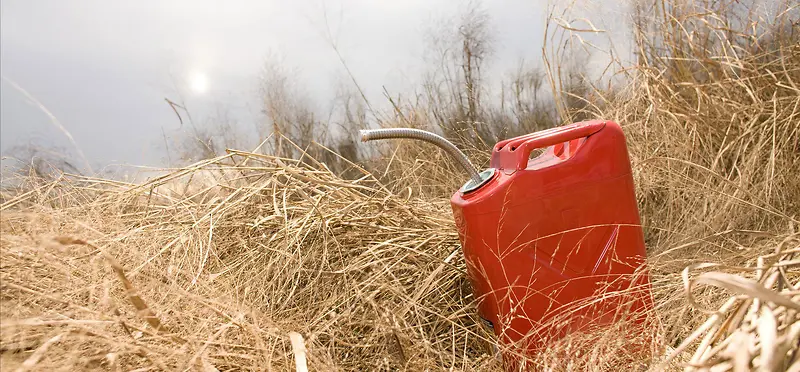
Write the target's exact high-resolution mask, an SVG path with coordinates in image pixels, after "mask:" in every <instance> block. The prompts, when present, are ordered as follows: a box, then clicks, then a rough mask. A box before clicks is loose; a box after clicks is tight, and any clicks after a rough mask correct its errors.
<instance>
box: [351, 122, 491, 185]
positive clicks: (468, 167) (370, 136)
mask: <svg viewBox="0 0 800 372" xmlns="http://www.w3.org/2000/svg"><path fill="white" fill-rule="evenodd" d="M360 133H361V142H367V141H373V140H382V139H401V138H407V139H415V140H420V141H425V142H428V143H432V144H434V145H436V146H438V147H439V148H441V149H442V150H444V151H445V152H447V153H448V154H449V155H450V156H451V157H452V158H454V159H455V160H456V161H457V162H458V164H459V165H460V166H461V168H463V169H464V170H465V171H467V174H469V177H470V178H471V179H472V181H473V182H474V183H476V184H480V183H483V179H482V178H481V176H480V175H479V174H478V171H477V170H476V169H475V166H473V165H472V163H471V162H470V161H469V158H468V157H467V156H466V155H464V153H463V152H461V150H459V149H458V147H456V145H454V144H453V143H452V142H450V141H448V140H446V139H444V138H443V137H441V136H439V135H437V134H434V133H431V132H426V131H424V130H419V129H412V128H387V129H369V130H362V131H360Z"/></svg>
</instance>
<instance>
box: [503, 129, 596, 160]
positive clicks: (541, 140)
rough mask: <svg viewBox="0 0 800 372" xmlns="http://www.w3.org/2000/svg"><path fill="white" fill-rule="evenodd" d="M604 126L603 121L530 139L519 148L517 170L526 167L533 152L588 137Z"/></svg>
mask: <svg viewBox="0 0 800 372" xmlns="http://www.w3.org/2000/svg"><path fill="white" fill-rule="evenodd" d="M605 126H606V122H605V121H594V122H589V123H586V124H582V125H576V126H573V127H570V128H565V129H563V130H559V131H555V132H552V133H549V134H547V135H544V136H541V137H535V138H531V139H529V140H527V141H525V142H523V143H522V144H521V145H520V146H519V149H518V150H519V151H518V153H519V155H518V156H519V157H518V158H517V169H518V170H522V169H525V168H527V167H528V159H529V158H530V156H531V152H533V150H536V149H539V148H542V147H547V146H553V145H556V144H559V143H563V142H567V141H571V140H574V139H577V138H582V137H588V136H590V135H592V134H595V133H597V132H599V131H600V130H601V129H603V128H604V127H605Z"/></svg>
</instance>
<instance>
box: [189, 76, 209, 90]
mask: <svg viewBox="0 0 800 372" xmlns="http://www.w3.org/2000/svg"><path fill="white" fill-rule="evenodd" d="M189 83H190V85H191V87H192V91H193V92H194V93H196V94H203V93H205V92H206V91H208V77H207V76H206V74H204V73H202V72H199V71H197V72H194V73H192V75H191V76H190V78H189Z"/></svg>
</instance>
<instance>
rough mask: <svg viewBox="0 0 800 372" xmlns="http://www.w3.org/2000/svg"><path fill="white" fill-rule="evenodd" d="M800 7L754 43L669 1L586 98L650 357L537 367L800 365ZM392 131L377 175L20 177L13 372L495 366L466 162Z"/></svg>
mask: <svg viewBox="0 0 800 372" xmlns="http://www.w3.org/2000/svg"><path fill="white" fill-rule="evenodd" d="M675 3H677V2H675ZM797 12H798V8H797V7H796V6H795V7H794V8H791V7H789V8H788V10H787V11H786V12H785V13H782V14H783V15H782V17H784V18H786V19H788V21H787V22H788V23H786V22H783V21H781V18H779V17H776V21H775V24H778V25H779V26H780V27H779V28H778V29H779V30H780V32H778V31H774V32H773V33H771V34H764V35H766V36H763V35H762V34H759V35H762V36H763V37H762V36H759V37H757V38H754V37H753V36H752V35H749V34H747V33H744V32H742V33H735V32H733V31H732V30H725V29H724V28H719V27H717V28H715V26H714V25H715V24H716V23H715V22H716V19H715V18H714V17H715V14H714V13H691V14H690V13H682V14H683V15H682V16H681V17H673V18H670V17H666V16H665V17H663V19H664V20H665V21H664V22H665V23H664V24H661V25H654V26H652V27H655V28H656V29H657V30H660V31H661V32H662V33H661V34H656V35H655V36H653V34H648V35H650V36H648V37H647V38H642V40H640V42H639V46H640V52H641V54H640V59H639V61H638V63H637V64H636V65H635V66H632V67H631V69H630V70H629V72H628V73H629V82H628V83H627V84H626V87H625V88H624V89H622V90H616V91H614V94H613V95H611V94H609V95H608V96H607V97H605V98H604V97H603V95H602V93H603V92H597V93H598V94H597V95H596V96H597V97H600V98H599V100H598V101H593V102H592V104H591V105H587V106H586V107H584V109H583V114H584V115H588V116H591V117H599V118H604V119H609V120H614V121H616V122H618V123H620V124H621V125H622V126H623V129H624V130H625V132H626V135H627V138H628V143H629V149H630V152H631V161H632V166H633V168H634V179H635V182H636V186H637V195H638V198H639V207H640V212H641V215H642V222H643V228H644V230H645V237H646V240H647V244H648V254H649V258H648V263H649V265H650V267H651V271H652V280H653V291H654V296H655V300H656V307H655V309H654V310H653V313H652V314H651V316H652V318H653V319H654V321H655V323H654V327H653V334H654V335H656V336H657V337H656V338H655V339H654V345H653V346H654V350H656V352H655V353H653V355H651V356H646V357H640V358H634V359H631V358H627V357H626V353H625V348H626V346H625V343H624V341H625V340H621V339H620V337H619V336H617V335H616V333H614V332H613V330H612V331H607V332H606V333H603V334H598V335H593V337H594V338H592V340H594V341H593V342H591V343H587V342H583V341H585V340H580V339H571V340H565V341H564V342H561V343H559V344H555V345H553V347H552V348H551V349H550V350H548V352H547V353H545V354H544V355H541V356H539V357H538V358H537V359H536V361H535V363H537V365H539V366H541V369H543V370H545V369H549V370H597V371H605V370H633V369H639V368H642V367H644V369H647V370H680V369H684V368H685V369H688V370H713V371H725V370H734V371H745V370H760V371H779V370H786V369H791V370H794V371H797V370H800V352H798V350H800V321H798V320H800V319H798V318H799V317H800V270H798V266H800V176H798V173H800V44H798V43H797V42H796V40H798V39H800V38H798V37H797V34H798V32H800V30H799V29H798V28H799V26H798V23H797V21H798V16H797ZM784 21H785V20H784ZM787 24H788V26H787ZM712 26H714V27H712ZM753 29H754V30H755V27H753ZM771 30H776V28H772V29H771ZM703 32H705V33H703ZM665 35H666V36H665ZM714 38H716V39H714ZM712 39H713V40H712ZM709 40H711V41H709ZM664 48H672V49H671V52H670V53H668V54H664V53H663V49H664ZM395 124H396V125H398V126H402V125H404V124H405V123H403V122H398V123H395ZM286 143H287V146H290V144H289V142H288V140H286ZM395 145H396V146H395V147H393V148H392V149H391V152H390V154H392V156H389V157H387V158H386V159H384V160H376V161H375V162H374V164H370V165H369V166H368V167H367V169H369V171H367V170H365V169H364V168H362V166H359V165H356V164H351V163H348V162H347V161H345V160H340V161H341V162H342V163H343V164H347V168H348V169H346V170H345V171H337V172H333V171H331V170H329V169H328V167H327V166H326V164H323V163H320V162H317V161H316V160H314V159H313V158H308V157H306V158H304V161H299V160H297V159H289V158H281V157H277V156H272V155H266V154H264V153H263V152H261V151H236V150H229V151H228V153H227V154H225V155H222V156H219V157H217V158H211V159H207V160H203V161H200V162H198V163H196V164H193V165H191V166H187V167H184V168H181V169H174V170H171V171H170V172H168V173H167V174H166V175H163V176H159V177H158V178H155V179H153V180H150V181H148V182H146V183H143V184H127V183H122V182H119V181H114V180H106V179H96V178H88V177H82V176H73V175H62V176H60V177H58V178H57V179H55V180H42V179H40V178H37V177H34V176H31V175H20V177H19V178H18V179H17V180H16V181H17V182H16V183H15V184H14V187H8V188H6V189H4V190H3V194H2V206H0V211H1V212H2V214H0V234H1V235H0V291H1V292H0V299H1V300H2V302H0V320H1V323H0V368H2V370H3V371H11V370H20V371H26V370H65V371H66V370H95V369H97V370H112V371H117V370H119V371H122V370H125V371H131V370H136V371H149V370H165V371H185V370H201V371H234V370H276V371H283V370H295V368H296V367H297V366H296V363H297V362H296V359H295V358H296V356H298V355H304V356H305V358H306V360H305V363H307V365H308V368H309V370H314V371H337V370H342V371H351V370H409V371H422V370H431V371H433V370H466V371H500V370H501V364H500V363H499V362H498V361H497V360H495V359H494V357H493V355H492V353H491V343H492V342H493V339H492V337H490V335H488V334H487V333H486V331H485V330H484V329H483V328H482V327H481V326H480V325H479V322H478V318H477V315H476V313H475V309H474V299H473V297H472V294H471V290H470V287H469V284H468V282H467V281H466V278H465V269H464V261H463V257H462V255H461V252H460V247H459V242H458V236H457V233H456V230H455V226H454V223H453V220H452V216H451V211H450V207H449V204H448V197H449V193H450V192H452V191H453V190H456V188H457V187H458V186H460V184H461V183H462V181H463V180H464V176H463V175H461V174H460V173H458V172H457V170H455V169H453V168H452V167H441V166H440V164H444V163H446V162H447V160H446V159H444V155H443V154H440V153H438V152H436V151H433V150H432V149H428V148H418V147H416V146H417V145H416V144H414V143H406V142H402V143H399V144H395ZM312 146H317V145H312ZM421 146H424V145H421ZM297 150H298V151H300V148H298V149H297ZM316 151H317V152H318V153H328V154H329V156H328V158H329V159H330V158H333V157H335V155H331V154H332V153H331V152H329V151H328V150H326V149H324V148H322V147H321V146H319V147H316ZM470 153H471V154H472V153H476V152H470ZM478 153H479V152H478ZM420 154H426V156H424V157H422V156H420ZM475 160H476V162H477V163H480V162H481V161H485V158H481V157H476V158H475ZM365 167H366V166H365ZM341 174H347V176H342V175H341ZM294 333H296V334H299V335H301V336H302V343H301V344H299V345H298V344H297V343H296V345H295V347H294V348H293V345H292V342H291V340H290V334H294ZM597 337H600V340H602V342H596V340H597ZM295 341H297V338H296V337H295ZM577 345H582V346H581V347H580V348H578V347H577ZM297 346H302V347H301V348H299V349H298V348H297ZM302 349H304V351H302ZM577 349H580V350H581V352H575V350H577ZM301 364H302V363H301Z"/></svg>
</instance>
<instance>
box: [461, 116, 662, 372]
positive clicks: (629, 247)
mask: <svg viewBox="0 0 800 372" xmlns="http://www.w3.org/2000/svg"><path fill="white" fill-rule="evenodd" d="M490 167H491V168H490V169H487V170H485V171H484V172H482V173H481V178H482V181H481V182H480V183H478V182H476V181H475V180H470V181H469V182H467V184H465V185H464V187H462V188H461V189H460V190H459V191H457V192H456V193H455V194H454V195H453V197H452V199H451V205H452V209H453V214H454V217H455V221H456V225H457V228H458V232H459V238H460V240H461V243H462V248H463V253H464V257H465V260H466V266H467V274H468V276H469V280H470V282H471V284H472V288H473V291H474V294H475V297H476V299H477V304H478V312H479V314H480V316H481V317H482V318H483V320H484V322H485V323H486V324H487V325H488V326H490V327H491V329H492V330H493V332H494V334H495V335H496V337H498V339H499V341H500V343H501V344H502V345H510V346H509V347H510V349H509V350H515V352H514V353H510V352H509V351H506V352H505V353H504V354H503V359H504V361H505V362H504V363H505V365H506V368H508V369H510V370H511V369H516V368H519V366H518V365H517V364H515V363H518V362H515V360H516V359H518V358H516V357H515V356H514V355H512V354H515V355H520V354H528V355H530V354H532V353H536V352H537V351H540V350H542V348H543V347H546V345H547V344H548V343H549V342H552V341H554V340H557V339H559V338H562V337H564V336H566V335H567V334H569V333H572V332H576V331H581V330H588V329H591V328H592V327H595V326H602V325H605V324H609V323H612V322H615V321H617V320H621V319H626V320H632V321H633V323H634V324H636V323H637V322H638V323H641V322H643V321H644V320H645V315H646V314H645V313H646V311H647V310H648V309H650V308H652V298H651V294H650V280H649V277H648V275H647V271H646V270H644V263H645V258H646V252H645V245H644V237H643V234H642V229H641V225H640V219H639V211H638V209H637V205H636V196H635V193H634V184H633V177H632V173H631V166H630V160H629V158H628V151H627V147H626V143H625V136H624V134H623V132H622V130H621V128H620V126H619V125H618V124H616V123H614V122H611V121H587V122H581V123H574V124H570V125H566V126H562V127H557V128H553V129H549V130H545V131H540V132H536V133H532V134H529V135H526V136H521V137H517V138H512V139H509V140H505V141H501V142H499V143H497V145H496V146H495V147H494V149H493V152H492V158H491V163H490ZM632 287H634V288H635V290H631V288H632Z"/></svg>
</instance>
